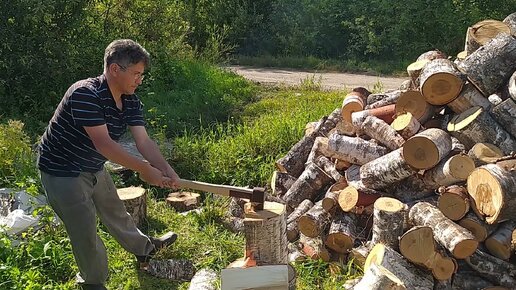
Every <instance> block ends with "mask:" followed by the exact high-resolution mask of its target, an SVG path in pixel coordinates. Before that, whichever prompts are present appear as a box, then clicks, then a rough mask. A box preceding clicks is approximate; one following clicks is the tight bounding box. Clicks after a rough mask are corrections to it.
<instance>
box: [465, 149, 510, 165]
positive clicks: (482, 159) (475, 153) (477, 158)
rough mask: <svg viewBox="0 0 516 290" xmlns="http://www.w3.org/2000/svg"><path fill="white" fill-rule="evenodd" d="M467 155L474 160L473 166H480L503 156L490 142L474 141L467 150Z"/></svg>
mask: <svg viewBox="0 0 516 290" xmlns="http://www.w3.org/2000/svg"><path fill="white" fill-rule="evenodd" d="M468 156H469V157H471V159H473V161H474V162H475V167H480V166H482V165H486V164H488V163H494V162H496V160H498V159H500V158H502V157H503V152H502V150H500V148H498V147H496V146H495V145H493V144H491V143H476V144H475V145H474V146H473V147H472V148H471V149H470V150H469V151H468Z"/></svg>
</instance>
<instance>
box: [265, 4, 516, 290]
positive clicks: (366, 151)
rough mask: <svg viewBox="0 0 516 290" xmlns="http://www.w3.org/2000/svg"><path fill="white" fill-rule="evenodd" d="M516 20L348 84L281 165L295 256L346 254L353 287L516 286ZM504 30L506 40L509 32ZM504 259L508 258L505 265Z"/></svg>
mask: <svg viewBox="0 0 516 290" xmlns="http://www.w3.org/2000/svg"><path fill="white" fill-rule="evenodd" d="M515 19H516V13H514V14H511V15H510V16H508V17H507V18H506V19H505V20H504V21H503V22H501V21H494V20H489V21H483V22H480V23H477V24H476V25H475V26H473V27H471V28H470V29H468V32H467V35H468V36H467V40H466V49H465V51H464V52H462V53H460V54H459V56H458V57H457V58H456V59H455V60H454V61H452V60H450V59H451V58H449V57H448V56H446V55H445V54H444V53H443V52H440V51H429V52H427V53H424V54H422V55H421V56H420V57H419V58H418V59H417V60H416V62H414V63H413V64H411V65H410V66H409V67H408V68H407V71H408V73H409V75H410V79H409V80H407V81H406V82H404V83H403V84H402V86H401V88H400V90H396V91H390V92H385V93H375V94H371V93H370V92H369V91H368V90H367V89H365V88H355V89H353V90H352V91H351V92H350V93H349V94H348V95H347V96H346V97H345V99H344V101H343V105H342V107H341V108H337V109H335V110H334V111H333V112H332V113H331V114H330V115H329V116H326V117H323V118H322V119H321V120H319V121H318V122H313V123H309V124H307V128H306V131H305V135H304V137H303V138H302V139H301V140H300V141H299V142H298V143H297V144H295V145H294V146H293V147H292V148H291V150H290V151H289V152H288V153H287V154H286V156H284V157H283V158H281V159H280V160H278V161H277V162H276V165H277V166H276V167H277V171H276V172H274V175H273V178H272V182H271V188H272V191H273V195H274V196H275V197H277V198H279V199H280V200H282V201H283V202H284V203H285V204H286V206H287V213H288V215H287V233H286V234H287V238H288V241H289V242H290V245H289V253H290V260H291V261H297V260H300V259H306V258H307V257H308V258H312V259H322V260H324V261H330V260H332V259H341V261H342V259H353V261H354V262H355V263H357V264H359V265H361V266H363V267H364V271H365V275H364V277H363V279H361V280H360V282H358V284H357V285H355V288H354V289H433V288H434V287H436V288H439V289H483V288H485V287H490V286H494V285H499V286H502V287H506V288H508V289H516V288H515V287H516V265H515V263H514V259H512V260H511V256H512V257H513V258H514V253H515V243H516V231H515V229H516V155H514V151H516V72H515V70H516V38H515V35H516V21H515ZM511 33H512V35H511ZM511 261H512V262H511Z"/></svg>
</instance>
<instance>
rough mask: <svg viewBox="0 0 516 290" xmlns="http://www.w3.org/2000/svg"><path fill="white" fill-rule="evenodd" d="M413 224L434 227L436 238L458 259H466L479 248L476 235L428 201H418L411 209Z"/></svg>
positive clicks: (410, 216) (410, 215)
mask: <svg viewBox="0 0 516 290" xmlns="http://www.w3.org/2000/svg"><path fill="white" fill-rule="evenodd" d="M409 219H410V221H411V223H412V224H414V225H419V226H428V227H431V228H432V231H433V233H434V237H435V239H436V240H437V241H438V242H439V243H440V244H441V245H443V246H444V247H445V248H446V249H447V250H448V251H450V253H452V255H453V256H454V257H455V258H457V259H464V258H466V257H468V256H470V255H471V254H473V252H475V250H476V249H477V246H478V242H477V241H476V239H475V236H473V234H472V233H471V232H469V231H468V230H466V229H465V228H463V227H461V226H459V225H457V224H456V223H454V222H452V221H451V220H450V219H448V218H447V217H445V216H444V215H443V214H442V213H441V211H440V210H439V209H438V208H437V207H435V206H433V205H431V204H430V203H428V202H418V203H416V204H415V205H414V206H413V207H412V208H411V209H410V211H409Z"/></svg>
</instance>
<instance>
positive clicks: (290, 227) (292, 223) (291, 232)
mask: <svg viewBox="0 0 516 290" xmlns="http://www.w3.org/2000/svg"><path fill="white" fill-rule="evenodd" d="M313 206H314V204H313V202H312V201H311V200H309V199H305V200H303V201H302V202H301V203H300V204H299V206H298V207H297V208H296V209H294V211H292V213H290V214H289V215H288V218H287V239H288V241H289V242H293V241H295V240H297V238H298V237H299V227H298V220H299V218H300V217H301V216H302V215H304V214H305V213H306V212H307V211H309V210H310V209H311V208H312V207H313Z"/></svg>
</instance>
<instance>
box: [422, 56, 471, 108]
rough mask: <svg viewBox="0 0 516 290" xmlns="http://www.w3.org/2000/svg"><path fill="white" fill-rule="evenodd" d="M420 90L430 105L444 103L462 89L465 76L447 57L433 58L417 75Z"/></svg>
mask: <svg viewBox="0 0 516 290" xmlns="http://www.w3.org/2000/svg"><path fill="white" fill-rule="evenodd" d="M419 80H420V83H421V87H420V91H421V94H422V95H423V96H424V97H425V100H426V101H427V102H428V103H429V104H432V105H446V104H448V103H449V102H451V101H453V100H454V99H455V98H456V97H457V96H458V95H459V93H460V91H461V90H462V86H463V85H464V82H465V80H466V77H465V76H464V75H463V74H462V73H461V72H460V71H459V70H458V69H457V68H456V67H455V64H454V63H453V62H451V61H450V60H448V59H435V60H433V61H431V62H429V63H427V64H426V65H425V66H424V67H423V69H422V70H421V75H420V76H419Z"/></svg>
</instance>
